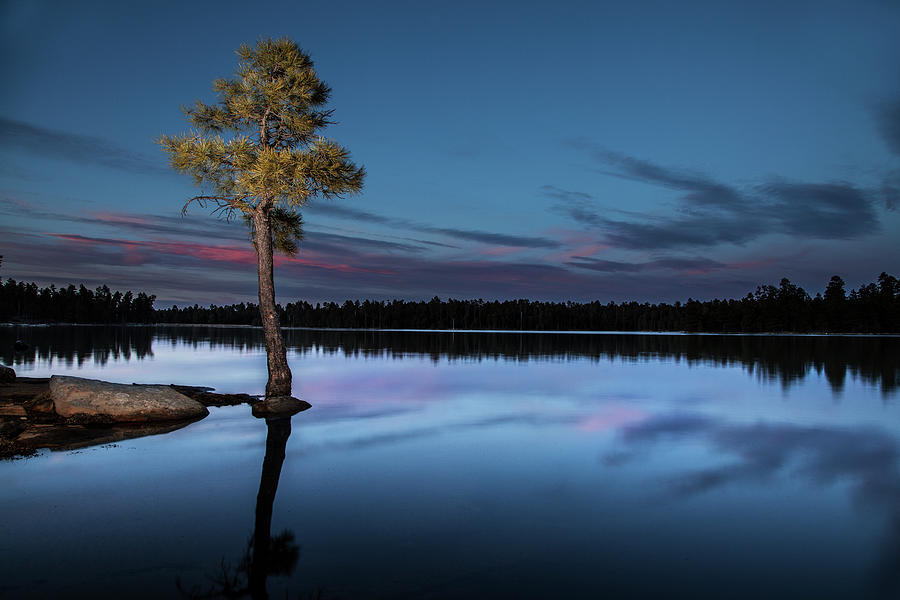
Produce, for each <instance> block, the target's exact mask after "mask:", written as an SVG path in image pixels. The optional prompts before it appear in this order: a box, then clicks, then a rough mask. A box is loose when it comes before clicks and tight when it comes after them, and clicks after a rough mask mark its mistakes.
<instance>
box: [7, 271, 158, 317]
mask: <svg viewBox="0 0 900 600" xmlns="http://www.w3.org/2000/svg"><path fill="white" fill-rule="evenodd" d="M155 301H156V296H154V295H148V294H147V293H145V292H138V293H137V294H135V293H134V292H131V291H126V292H124V293H123V292H120V291H118V290H116V291H113V290H110V289H109V287H108V286H106V285H101V286H98V287H97V289H95V290H91V289H88V288H87V287H85V286H84V284H81V285H80V286H78V287H77V288H76V287H75V286H74V285H73V284H69V285H67V286H66V287H59V288H57V287H56V286H55V285H50V286H48V287H39V286H38V285H37V284H36V283H33V282H32V283H25V282H23V281H16V280H15V279H7V280H6V281H4V282H3V285H0V321H23V322H31V323H35V322H43V323H46V322H55V323H96V324H125V323H153V322H154V314H155V313H154V310H153V303H154V302H155Z"/></svg>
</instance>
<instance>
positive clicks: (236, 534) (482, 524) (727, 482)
mask: <svg viewBox="0 0 900 600" xmlns="http://www.w3.org/2000/svg"><path fill="white" fill-rule="evenodd" d="M167 335H168V334H167ZM216 335H219V334H218V333H216ZM250 335H251V336H252V335H255V334H254V333H252V332H250ZM303 335H307V334H303ZM308 335H309V336H313V337H306V338H300V339H297V338H295V339H294V343H293V344H292V350H291V354H290V361H291V365H292V367H293V369H294V380H295V384H294V385H295V387H294V393H295V395H297V396H298V397H301V398H303V399H305V400H307V401H309V402H310V403H311V404H312V406H313V407H312V409H311V410H308V411H306V412H304V413H302V414H300V415H297V416H295V417H294V418H293V419H292V433H291V435H290V439H289V440H287V441H286V446H285V460H284V464H283V467H282V469H281V479H280V482H279V484H278V493H277V497H276V498H275V500H274V505H273V512H272V520H271V526H270V530H271V532H273V533H275V532H279V531H284V530H289V531H291V532H292V533H293V534H294V535H295V537H296V543H297V544H298V546H299V548H300V554H299V562H298V564H297V568H296V569H295V570H294V571H293V573H292V574H291V575H289V576H288V575H284V576H273V577H269V579H268V585H269V588H268V589H269V594H270V595H271V596H273V597H275V596H278V595H283V594H284V592H288V594H289V596H290V597H296V596H298V595H299V596H301V597H302V596H303V595H308V594H310V593H315V591H316V590H317V589H320V588H321V589H324V590H325V591H326V597H329V595H333V596H340V597H342V598H356V597H372V596H378V597H399V598H402V597H423V596H429V597H437V598H450V597H459V596H465V595H469V596H491V597H524V598H529V597H530V598H546V597H558V596H560V595H566V594H568V595H569V596H574V597H599V596H604V595H605V596H612V597H634V598H658V597H660V596H661V595H667V594H671V593H672V591H673V590H677V591H678V593H679V594H682V595H685V596H687V597H693V598H721V597H729V598H758V597H761V596H765V597H770V598H793V597H816V598H848V597H853V598H869V597H871V598H891V597H895V595H896V593H897V592H898V587H897V586H898V578H897V573H898V572H900V569H898V566H900V551H898V549H900V526H898V523H900V514H898V511H897V507H898V506H900V405H898V403H897V402H896V401H895V392H893V391H888V392H887V393H886V392H885V387H884V385H883V382H879V381H873V380H872V379H871V378H866V377H857V376H854V375H853V372H852V370H851V369H850V367H849V366H848V367H847V368H846V370H847V372H848V375H847V376H846V377H845V379H844V384H843V387H842V389H841V390H840V392H839V394H838V393H837V392H836V391H835V389H834V387H833V385H832V382H831V380H830V379H829V378H828V377H827V376H826V375H825V374H824V373H822V374H819V373H817V372H816V371H815V369H810V370H809V372H807V373H806V374H805V375H804V376H803V377H799V378H797V379H796V380H793V381H792V383H791V385H789V386H787V387H785V386H784V385H782V381H781V380H780V379H778V378H775V379H774V380H773V379H771V378H768V377H757V376H756V371H755V367H754V370H750V369H748V367H747V364H746V363H745V362H743V361H742V360H741V359H737V358H730V357H734V356H740V354H735V353H734V351H733V348H731V346H728V345H725V346H719V348H720V349H721V348H724V351H725V355H723V356H718V357H717V356H716V355H715V354H714V353H713V350H712V349H711V348H709V347H698V346H696V344H694V342H693V341H691V340H688V341H686V342H684V344H686V345H685V346H682V347H681V350H677V347H676V346H674V344H675V342H674V341H672V340H662V341H659V342H658V344H657V350H658V351H654V352H648V353H644V352H643V350H642V348H644V347H643V346H635V345H629V344H631V342H629V341H628V340H627V339H623V338H622V336H614V338H613V339H612V340H611V341H609V343H610V344H613V345H614V346H615V347H619V348H621V349H622V351H621V353H620V354H618V355H616V354H612V355H608V354H602V353H592V352H588V351H586V350H585V347H584V346H583V344H587V343H589V342H587V341H584V340H582V341H581V342H575V343H574V344H575V347H574V348H566V347H564V345H560V344H559V343H558V342H559V341H560V340H557V345H556V346H555V350H554V352H550V347H551V346H550V345H549V343H548V342H547V341H546V340H544V341H541V342H540V343H541V344H543V347H542V349H541V351H540V352H539V353H538V352H536V351H535V350H534V349H531V350H529V348H528V346H527V343H528V342H527V341H526V340H523V346H522V349H521V350H519V345H518V340H515V352H514V353H512V354H510V355H507V354H502V353H501V354H500V355H499V357H498V358H497V359H494V358H493V357H492V356H489V355H482V356H481V358H480V359H479V355H474V356H472V357H469V358H466V357H465V356H463V355H459V356H457V355H455V354H452V353H450V352H445V353H438V354H437V360H435V359H434V354H433V353H431V352H430V351H428V352H419V353H415V352H412V351H406V350H405V351H404V353H403V358H397V357H398V356H400V354H399V353H395V352H392V353H391V354H387V353H382V354H377V353H374V352H373V353H366V352H356V351H353V348H359V347H360V346H365V347H369V348H373V349H375V348H376V345H375V342H373V341H372V340H371V339H370V340H369V341H368V342H366V341H365V338H366V336H369V338H371V337H372V336H371V334H358V335H359V337H360V338H362V339H360V340H357V342H355V343H354V342H352V340H350V339H349V337H347V336H346V335H344V336H341V340H342V341H341V343H340V344H334V343H332V341H328V340H329V339H330V338H323V337H318V338H316V337H314V336H316V335H319V334H316V333H314V332H313V333H309V334H308ZM428 335H431V334H428ZM233 337H234V339H235V340H236V343H235V344H234V345H231V344H221V343H210V340H209V338H206V341H205V342H204V341H203V339H204V338H202V337H198V338H197V339H194V340H192V339H184V338H183V337H179V336H175V335H169V337H164V336H158V337H155V338H153V339H152V340H151V341H152V350H153V356H152V358H149V357H147V358H145V359H143V360H134V359H133V358H132V359H131V360H119V361H115V360H110V361H108V362H106V363H105V364H104V365H101V366H97V365H95V364H94V363H91V364H83V365H82V367H81V368H80V369H79V368H77V367H73V368H72V372H74V373H76V374H81V375H83V376H87V377H101V378H104V379H111V380H116V379H118V380H123V381H133V380H138V381H159V382H168V381H172V380H176V381H177V382H178V383H184V384H189V385H190V384H194V385H212V386H214V387H217V388H219V389H220V391H234V392H249V393H261V391H262V389H263V386H264V383H265V368H264V356H263V353H262V351H261V349H258V348H257V347H256V346H255V345H254V344H252V343H243V344H242V343H237V342H238V341H239V340H238V338H237V336H233ZM516 337H517V336H513V339H515V338H516ZM684 337H686V336H684ZM303 339H305V340H306V341H305V342H304V341H302V340H303ZM382 342H385V340H382ZM386 342H387V344H389V345H393V347H394V348H395V349H396V348H400V347H405V348H407V349H410V348H413V347H414V346H412V345H411V344H412V343H411V342H409V341H406V340H404V339H400V340H398V339H397V338H392V339H388V340H386ZM432 343H444V342H438V341H437V340H435V339H433V338H430V339H429V340H425V341H423V342H422V344H424V346H425V347H426V348H427V347H430V346H431V345H432ZM465 343H466V344H467V345H469V346H473V345H480V346H481V347H482V350H484V349H485V348H488V347H491V346H490V345H491V344H492V342H491V341H489V340H488V341H485V340H480V341H479V340H471V339H470V340H467V341H466V342H465ZM510 343H512V342H510ZM590 343H591V344H596V345H597V346H596V347H598V348H600V349H601V350H602V349H604V348H607V346H605V345H604V344H605V343H606V342H601V341H596V340H594V341H592V342H590ZM748 343H749V344H750V349H749V350H748V351H747V352H748V355H749V356H757V355H759V353H758V352H759V351H763V352H764V356H768V357H773V356H778V353H777V352H776V351H775V350H774V349H772V347H770V346H769V344H770V343H771V342H765V343H762V342H760V343H757V342H756V341H750V342H748ZM788 343H789V344H791V345H792V348H791V349H790V351H789V352H787V351H786V354H790V355H791V357H792V358H791V359H790V361H791V364H804V363H806V364H809V363H812V362H815V360H818V359H817V358H816V357H815V352H817V350H816V348H817V346H815V345H813V346H801V347H800V348H799V349H802V348H806V349H808V350H811V351H812V352H813V356H812V357H810V356H804V355H799V354H798V351H799V349H798V347H797V346H796V345H794V344H793V342H792V341H790V340H788ZM872 343H873V344H876V345H879V344H884V342H883V340H874V341H873V342H872ZM329 344H331V345H329ZM366 344H368V346H366ZM500 344H501V346H503V345H506V344H507V341H503V342H500ZM579 344H582V346H579ZM660 344H664V346H660ZM860 344H861V341H860V340H852V344H851V348H850V349H849V350H846V351H844V350H840V351H836V352H834V354H835V355H837V356H839V357H846V360H847V361H848V363H847V364H850V363H849V361H850V360H851V359H852V357H851V354H855V355H856V356H857V357H866V356H872V355H874V354H876V352H875V351H874V350H872V349H871V348H869V349H866V348H863V347H862V346H861V345H860ZM381 347H382V348H384V347H385V344H384V343H383V344H382V346H381ZM420 347H421V346H420ZM715 347H716V346H713V347H712V348H713V349H714V348H715ZM579 348H580V349H579ZM664 348H665V351H663V349H664ZM878 348H883V347H882V346H878ZM832 349H833V348H832ZM576 350H577V351H576ZM851 350H852V352H851ZM603 351H604V352H605V350H603ZM704 353H706V354H704ZM698 355H699V356H701V357H705V358H703V359H702V360H700V359H695V358H693V357H697V356H698ZM686 357H692V358H690V360H688V359H687V358H686ZM882 358H883V360H882V362H881V363H878V365H879V366H878V367H877V368H872V369H870V370H869V371H867V372H871V373H875V372H878V373H884V372H886V370H887V369H889V368H890V363H889V361H888V359H887V358H884V357H882ZM852 360H857V362H856V363H854V364H855V366H854V367H853V368H854V369H856V370H857V371H863V370H865V369H867V368H869V367H867V366H866V363H864V362H861V361H863V359H862V358H857V359H852ZM891 360H895V359H891ZM754 364H755V363H754ZM767 364H768V365H769V366H767V367H766V368H767V369H769V368H771V369H774V368H778V369H781V368H782V366H779V365H781V363H777V362H775V363H772V362H771V361H769V362H768V363H767ZM773 365H774V366H773ZM23 366H25V367H26V368H25V369H23V371H24V372H23V373H21V374H24V375H29V374H34V375H38V374H42V373H44V372H46V371H42V369H48V370H49V366H48V365H47V364H45V363H42V362H41V361H40V360H39V359H37V358H36V359H35V361H34V362H32V363H24V362H23ZM56 368H57V367H56V366H54V367H53V370H54V372H58V371H56ZM29 369H32V370H30V371H29ZM265 453H266V427H265V426H264V424H263V423H261V422H260V421H258V420H256V419H253V418H252V417H251V416H250V411H249V409H248V408H247V407H246V406H238V407H226V408H221V409H213V410H212V412H211V414H210V416H209V417H208V418H206V419H204V420H202V421H200V422H198V423H195V424H192V425H191V426H189V427H187V428H185V429H182V430H179V431H176V432H173V433H170V434H167V435H164V436H156V437H151V438H141V439H136V440H128V441H126V442H122V443H120V444H118V445H116V446H114V447H103V448H91V449H87V450H84V451H82V452H80V453H48V452H44V453H42V454H41V455H40V456H39V457H37V458H35V459H30V460H26V461H18V462H15V463H0V478H3V480H4V481H9V482H10V484H9V485H8V486H6V488H5V489H4V490H2V491H0V511H4V513H3V514H7V515H9V516H10V519H7V520H6V522H4V523H3V524H0V534H2V535H0V551H2V554H3V556H5V557H6V556H9V557H10V559H9V560H8V561H7V562H6V564H5V565H4V566H3V567H0V569H2V570H3V572H2V573H0V575H2V577H3V580H4V581H6V582H7V583H5V584H4V585H6V586H7V587H6V588H5V589H4V591H6V592H7V593H8V594H10V595H11V596H10V597H25V596H28V597H53V596H54V595H57V594H59V593H61V592H62V591H65V592H67V593H72V594H73V595H74V597H78V593H77V591H78V590H79V589H80V588H79V587H78V586H79V585H81V586H86V587H85V588H84V589H89V588H90V585H89V582H90V581H91V579H90V577H94V578H95V579H96V581H98V582H100V583H102V584H103V585H104V586H106V587H105V588H104V589H107V590H110V591H112V592H116V591H118V592H122V593H124V592H125V591H130V590H132V589H133V588H134V587H135V585H140V586H144V584H145V580H146V579H148V578H149V579H152V582H156V583H152V582H151V583H150V584H147V585H146V587H142V589H146V594H147V595H146V597H153V596H152V595H151V593H152V594H156V597H159V595H160V594H162V595H163V596H164V595H166V594H169V595H171V594H172V593H173V590H174V589H175V588H174V580H175V577H178V578H179V579H180V581H182V582H183V584H184V586H185V589H193V587H192V586H193V585H194V584H198V583H199V582H202V578H203V577H204V576H205V575H204V574H206V573H209V572H210V570H211V569H214V568H215V567H216V566H217V565H218V564H219V562H220V561H221V560H222V559H226V560H228V561H231V562H232V563H235V561H238V560H239V559H240V556H241V555H240V551H241V549H242V548H245V546H246V541H247V535H248V534H249V532H251V531H252V530H253V522H254V505H255V495H254V494H256V490H257V487H258V484H259V481H260V465H261V464H262V459H263V455H264V454H265ZM22 498H28V502H25V503H23V502H22V501H21V500H22ZM60 498H65V499H66V500H65V502H63V503H62V504H61V503H60V500H59V499H60ZM136 539H140V540H142V541H141V543H140V544H139V545H135V544H134V543H133V542H132V540H136ZM10 540H17V541H16V545H15V547H14V546H13V545H12V542H11V541H10ZM148 553H152V554H148ZM38 557H40V559H38ZM48 561H49V562H51V563H53V564H58V566H55V567H54V568H53V570H52V573H51V574H50V575H49V576H46V575H45V574H43V573H35V572H32V571H30V570H29V569H30V568H31V567H30V566H29V565H32V564H41V565H46V564H47V562H48ZM97 565H109V566H110V569H109V571H110V574H104V573H99V572H97V570H96V569H97ZM141 569H144V570H143V571H141ZM40 577H43V578H44V580H43V582H42V583H40V584H37V583H35V581H36V580H37V579H39V578H40ZM159 582H162V583H159ZM154 586H156V587H154Z"/></svg>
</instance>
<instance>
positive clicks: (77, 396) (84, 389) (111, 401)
mask: <svg viewBox="0 0 900 600" xmlns="http://www.w3.org/2000/svg"><path fill="white" fill-rule="evenodd" d="M50 397H51V398H52V399H53V406H54V408H55V409H56V413H57V414H58V415H59V416H61V417H64V418H66V419H74V420H76V421H82V422H87V423H90V422H96V423H101V422H115V423H146V422H150V421H183V420H188V419H197V418H202V417H205V416H206V415H208V414H209V411H208V410H207V409H206V407H205V406H203V405H202V404H200V403H199V402H197V401H196V400H191V399H190V398H188V397H187V396H185V395H184V394H180V393H178V392H177V391H175V390H174V389H172V388H171V387H170V386H168V385H136V384H131V385H129V384H127V383H108V382H106V381H98V380H96V379H84V378H81V377H68V376H61V375H54V376H53V377H51V378H50Z"/></svg>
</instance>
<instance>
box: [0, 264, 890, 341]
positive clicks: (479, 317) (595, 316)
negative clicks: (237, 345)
mask: <svg viewBox="0 0 900 600" xmlns="http://www.w3.org/2000/svg"><path fill="white" fill-rule="evenodd" d="M155 300H156V296H153V295H148V294H146V293H145V292H139V293H137V294H134V293H133V292H131V291H127V292H124V293H123V292H119V291H112V290H110V289H109V288H108V287H107V286H105V285H103V286H99V287H98V288H96V290H90V289H87V288H86V287H85V286H84V285H81V286H79V287H78V288H76V287H75V286H74V285H69V286H67V287H61V288H56V287H55V286H52V285H51V286H50V287H46V288H40V287H38V285H37V284H35V283H23V282H16V281H15V280H13V279H7V280H6V281H5V282H4V283H3V285H2V286H0V320H2V321H25V322H59V323H100V324H117V323H172V324H217V325H260V318H259V308H258V306H257V305H256V304H254V303H243V302H242V303H239V304H231V305H225V306H217V305H209V306H199V305H197V304H195V305H193V306H184V307H178V306H172V307H171V308H165V309H154V308H153V303H154V301H155ZM277 310H278V313H279V317H280V321H281V323H282V326H285V327H313V328H318V327H322V328H353V329H487V330H560V331H566V330H568V331H572V330H584V331H698V332H710V333H716V332H748V333H758V332H782V331H785V332H799V333H803V332H834V333H840V332H854V333H897V332H900V282H898V280H897V278H895V277H893V276H892V275H888V274H887V273H882V274H881V275H879V276H878V279H877V281H876V282H872V283H869V284H865V285H861V286H860V287H859V288H857V289H852V290H850V291H849V292H847V291H846V289H845V284H844V281H843V280H842V279H841V278H840V277H838V276H837V275H835V276H834V277H832V278H831V280H830V281H829V283H828V285H827V287H826V289H825V290H824V293H817V294H816V295H815V296H810V295H809V293H807V292H806V291H805V290H804V289H803V288H801V287H799V286H797V285H794V284H793V283H791V282H790V281H789V280H788V279H782V280H781V282H780V284H779V285H778V286H777V287H776V286H773V285H763V286H759V287H757V288H756V291H755V292H752V293H748V294H747V295H746V296H745V297H743V298H741V299H732V300H718V299H716V300H707V301H699V300H694V299H692V298H690V299H688V300H687V302H684V303H682V302H675V303H674V304H668V303H664V302H663V303H657V304H651V303H649V302H643V303H640V302H622V303H616V302H608V303H605V304H604V303H601V302H600V301H594V302H586V303H579V302H540V301H533V300H524V299H520V300H506V301H497V300H494V301H485V300H481V299H478V300H454V299H448V300H446V301H443V300H441V299H440V298H438V297H437V296H435V297H434V298H432V299H431V300H429V301H407V300H391V301H372V300H365V301H362V302H360V301H359V300H357V301H350V300H347V301H346V302H344V303H343V304H339V303H337V302H324V303H321V302H320V303H316V304H315V305H313V304H311V303H309V302H306V301H303V300H300V301H297V302H291V303H289V304H287V305H285V306H283V307H282V306H281V305H278V306H277Z"/></svg>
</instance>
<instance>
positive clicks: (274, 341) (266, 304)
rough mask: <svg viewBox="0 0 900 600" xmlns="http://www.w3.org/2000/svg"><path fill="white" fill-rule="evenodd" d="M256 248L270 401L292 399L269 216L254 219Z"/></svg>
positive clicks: (259, 215) (260, 213) (261, 215)
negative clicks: (276, 304)
mask: <svg viewBox="0 0 900 600" xmlns="http://www.w3.org/2000/svg"><path fill="white" fill-rule="evenodd" d="M253 226H254V229H255V235H254V240H253V243H254V245H255V246H256V259H257V274H258V276H259V316H260V319H262V327H263V337H264V338H265V340H266V366H267V367H268V369H269V379H268V381H267V382H266V397H267V398H268V397H271V396H290V395H291V368H290V367H289V366H288V362H287V350H286V348H285V346H284V338H282V337H281V325H280V324H279V322H278V312H277V311H276V310H275V278H274V276H273V273H272V270H273V258H272V251H273V248H272V230H271V226H270V224H269V215H268V213H264V212H258V213H256V214H254V215H253Z"/></svg>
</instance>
